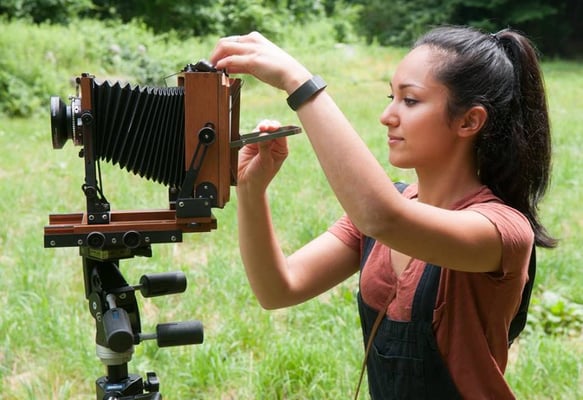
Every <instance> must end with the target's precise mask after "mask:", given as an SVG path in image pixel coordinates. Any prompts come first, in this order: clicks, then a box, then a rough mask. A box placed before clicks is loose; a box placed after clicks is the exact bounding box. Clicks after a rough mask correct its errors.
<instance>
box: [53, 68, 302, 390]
mask: <svg viewBox="0 0 583 400" xmlns="http://www.w3.org/2000/svg"><path fill="white" fill-rule="evenodd" d="M177 82H178V84H177V86H176V87H140V86H131V85H129V84H122V83H120V82H113V83H112V82H109V81H99V80H98V79H96V78H95V77H94V76H92V75H90V74H82V75H81V76H80V77H78V78H77V95H76V96H72V97H70V99H69V100H70V101H69V102H68V103H65V102H63V101H62V100H61V99H60V98H58V97H52V98H51V134H52V143H53V147H54V148H55V149H60V148H62V147H63V146H64V144H65V143H66V142H67V141H68V140H69V139H70V140H71V141H72V142H73V143H74V144H75V145H77V146H81V147H82V149H81V151H80V152H79V156H80V157H81V158H82V160H83V162H84V168H85V181H84V182H83V184H82V185H81V186H82V191H83V194H84V196H85V198H86V210H85V211H82V212H73V213H67V214H52V215H50V216H49V225H47V226H45V229H44V244H45V247H47V248H56V247H79V251H80V255H81V256H82V259H83V273H84V283H85V296H86V298H87V300H88V303H89V310H90V313H91V315H92V316H93V318H94V319H95V324H96V347H97V356H98V357H99V359H100V360H101V361H102V362H103V364H105V365H106V367H107V375H105V376H102V377H100V378H99V379H97V380H96V393H97V397H96V398H97V400H103V399H107V400H115V399H119V400H125V399H161V398H162V395H161V394H160V392H159V383H158V379H157V377H156V375H155V373H153V372H152V373H148V374H147V378H146V380H145V381H144V380H143V379H142V378H141V377H140V376H138V375H135V374H129V373H128V368H127V363H128V362H129V361H130V360H131V355H132V354H133V348H134V345H137V344H139V343H140V342H141V341H143V340H147V339H155V340H157V342H158V346H160V347H165V346H175V345H187V344H197V343H202V340H203V329H202V324H201V323H200V322H199V321H190V322H178V323H166V324H160V325H158V326H157V328H156V333H154V334H144V333H142V332H141V324H140V315H139V310H138V304H137V301H136V296H135V292H136V291H138V290H139V291H140V292H141V294H142V295H143V296H144V297H153V296H161V295H167V294H172V293H180V292H183V291H184V290H186V278H185V276H184V274H183V273H181V272H173V273H161V274H148V275H144V276H142V278H141V279H140V283H139V284H137V285H129V284H128V283H127V282H126V280H125V278H124V277H123V275H122V273H121V271H120V268H119V261H120V260H121V259H126V258H132V257H134V256H146V257H149V256H151V255H152V249H151V245H152V244H155V243H175V242H181V241H182V234H183V233H187V232H208V231H210V230H212V229H215V228H216V227H217V223H216V219H215V217H214V216H213V214H212V212H211V211H212V208H222V207H224V206H225V204H226V203H227V202H228V201H229V194H230V186H231V185H234V184H236V177H237V155H238V154H237V153H238V150H239V148H240V147H241V146H243V145H245V144H247V143H252V142H256V141H262V140H269V139H272V138H274V137H278V136H285V135H290V134H294V133H298V132H299V131H300V129H299V128H298V127H295V126H287V127H284V128H282V129H280V130H278V131H276V132H271V133H269V134H263V133H260V132H252V133H250V134H246V135H241V134H240V133H239V116H240V115H239V114H240V99H241V96H240V93H241V81H240V80H239V79H232V78H230V77H229V76H228V75H227V74H226V73H224V72H222V71H217V70H216V69H215V68H213V67H212V66H211V65H209V64H208V63H206V62H204V61H201V62H198V63H197V64H189V65H187V66H186V67H185V68H184V69H183V70H182V71H181V72H180V73H179V74H178V78H177ZM101 161H105V162H109V163H112V164H116V165H119V167H120V168H122V169H126V170H127V171H129V172H132V173H134V174H137V175H139V176H141V177H143V178H145V179H149V180H152V181H155V182H159V183H161V184H163V185H165V186H167V188H168V208H167V209H163V210H159V209H155V210H124V211H115V210H112V208H111V205H110V203H109V202H108V201H107V198H106V196H105V193H103V190H102V182H101V170H100V162H101Z"/></svg>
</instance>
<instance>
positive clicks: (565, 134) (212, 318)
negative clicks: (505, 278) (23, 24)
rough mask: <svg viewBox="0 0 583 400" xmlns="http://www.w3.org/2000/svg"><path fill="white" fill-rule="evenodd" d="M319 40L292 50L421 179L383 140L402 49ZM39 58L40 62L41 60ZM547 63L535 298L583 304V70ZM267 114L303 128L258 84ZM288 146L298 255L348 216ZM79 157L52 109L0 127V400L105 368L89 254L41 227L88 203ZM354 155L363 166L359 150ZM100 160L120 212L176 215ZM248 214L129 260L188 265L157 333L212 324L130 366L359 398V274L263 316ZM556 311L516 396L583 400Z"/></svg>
mask: <svg viewBox="0 0 583 400" xmlns="http://www.w3.org/2000/svg"><path fill="white" fill-rule="evenodd" d="M60 34H62V31H60ZM317 37H318V35H317V34H312V35H309V34H308V35H307V38H308V40H306V41H305V42H304V43H296V42H294V41H292V40H290V43H288V44H287V47H288V48H289V49H290V50H291V51H292V52H293V53H294V54H296V55H297V56H298V57H299V58H300V59H301V60H303V61H304V62H305V63H306V64H307V65H309V67H310V68H311V70H312V71H314V72H317V73H319V74H321V75H322V76H324V77H325V79H326V80H327V81H328V84H329V89H328V90H329V91H330V93H331V94H332V95H333V96H334V97H335V98H336V99H337V101H338V104H339V105H340V107H341V108H342V109H343V110H344V111H345V113H346V114H347V115H348V117H349V119H351V120H352V121H353V123H354V125H355V127H356V128H357V129H358V131H359V132H360V133H361V135H362V138H363V139H364V140H365V141H366V142H367V143H368V144H369V146H370V147H371V149H372V150H373V152H374V153H375V155H376V156H377V157H378V159H379V161H380V162H381V163H382V164H383V165H385V166H386V168H387V171H388V173H389V174H390V175H391V176H392V177H393V178H395V179H402V180H410V179H412V176H413V175H412V174H411V172H410V171H397V170H394V169H393V168H391V167H390V166H388V164H387V161H386V158H387V156H386V155H387V149H386V139H385V133H384V129H383V127H382V126H381V125H380V124H379V122H378V117H379V115H380V113H381V111H382V109H383V108H384V106H385V104H386V95H387V94H388V79H389V77H390V75H391V72H392V71H393V69H394V67H395V65H396V63H397V62H398V60H399V59H400V57H401V56H402V55H403V50H400V49H387V48H380V47H376V46H365V45H360V44H358V45H351V46H334V45H333V44H332V43H330V42H328V41H325V40H321V41H319V40H318V39H317ZM47 42H50V40H47ZM73 43H75V42H74V41H73ZM60 46H62V44H60ZM166 46H167V47H168V49H167V52H168V54H170V55H171V56H172V57H175V58H176V60H174V63H175V64H176V65H181V64H184V63H187V62H192V61H196V60H197V59H199V58H205V57H208V52H209V51H210V48H211V44H209V43H206V44H204V43H203V44H200V43H197V42H194V41H193V42H186V43H182V44H181V43H167V44H166ZM184 54H187V56H184ZM30 57H32V59H31V60H30V61H29V62H30V63H35V62H41V61H42V57H43V54H36V55H34V54H33V55H30ZM35 57H37V58H35ZM179 57H186V58H182V59H179ZM97 65H98V63H96V62H95V61H93V60H88V59H84V58H83V57H81V58H80V59H79V60H78V63H77V64H76V65H74V64H73V63H72V64H71V67H70V69H71V71H69V72H70V74H72V75H74V74H78V73H81V72H85V71H87V70H89V71H90V72H94V73H95V74H98V73H100V72H103V73H106V72H107V71H102V70H93V71H91V70H90V69H91V68H97ZM544 70H545V75H546V81H547V87H548V94H549V104H550V109H551V114H552V124H553V134H554V169H553V181H552V186H551V190H550V192H549V195H548V196H547V198H546V200H545V202H544V204H543V205H542V208H541V213H542V215H543V217H544V221H545V223H546V224H547V226H548V228H549V230H550V232H551V233H552V234H554V235H556V236H558V237H559V238H560V239H561V242H560V246H559V247H558V248H557V249H556V250H552V251H539V263H538V265H539V267H538V277H537V282H536V289H535V293H534V296H535V299H534V302H535V303H541V302H540V298H542V296H543V294H544V293H549V292H552V293H557V294H559V295H561V296H564V298H565V299H567V300H566V301H567V304H568V305H580V304H583V279H582V278H581V273H580V270H581V265H583V250H582V248H581V244H582V243H583V207H581V205H580V202H581V199H583V190H582V187H583V182H582V179H583V178H582V176H583V163H582V162H581V154H583V132H582V130H583V112H582V110H583V100H582V99H583V65H582V64H580V63H572V62H564V61H548V62H545V64H544ZM172 72H174V71H169V73H172ZM51 76H52V75H51ZM51 79H53V78H51ZM62 79H68V78H66V77H62ZM70 93H73V91H72V89H71V92H70ZM264 117H268V118H277V119H279V120H280V121H282V122H283V123H286V124H287V123H297V120H296V117H295V115H294V114H293V113H292V112H291V111H290V110H289V109H288V108H287V105H286V104H285V96H284V94H282V93H279V92H276V91H274V90H272V89H270V88H267V87H265V86H263V85H261V84H259V83H257V82H255V81H253V80H251V79H249V78H245V85H244V87H243V98H242V117H241V125H242V130H243V131H249V130H251V129H252V128H253V127H254V125H255V123H256V122H257V121H258V120H259V119H261V118H264ZM322 123H326V121H322ZM289 141H290V147H291V155H290V157H289V158H288V161H287V162H286V164H285V165H284V167H283V169H282V171H281V173H280V175H279V176H278V177H277V178H276V180H275V182H274V183H273V185H272V187H271V188H270V198H271V202H272V207H273V214H274V222H275V224H276V228H277V231H278V234H279V236H280V238H281V243H282V246H283V247H284V250H285V251H286V252H291V251H293V250H294V249H296V248H297V247H299V246H301V245H302V244H303V243H305V242H306V241H308V240H309V239H310V238H312V237H313V236H315V235H317V234H319V233H320V232H321V231H323V230H325V229H326V228H327V227H328V226H329V225H330V224H331V223H332V222H333V221H334V220H335V219H336V218H337V217H339V216H340V215H341V213H342V211H341V209H340V207H339V205H338V204H337V202H336V201H335V199H334V196H333V194H332V193H331V191H330V189H329V187H328V186H327V184H326V180H325V178H324V176H323V174H322V172H321V171H320V169H319V167H318V164H317V161H316V159H315V156H314V154H313V153H312V151H311V149H310V147H309V144H308V142H307V140H306V138H305V137H304V136H302V135H299V136H294V137H292V138H290V140H289ZM330 145H331V146H333V145H334V143H330ZM78 151H79V148H75V147H74V146H73V145H72V143H71V142H69V143H67V145H66V146H65V148H64V149H62V150H53V149H52V147H51V139H50V124H49V113H48V109H47V111H46V113H44V114H40V115H36V114H35V115H33V116H32V117H31V118H28V119H14V118H9V117H3V118H2V119H1V120H0V194H1V198H2V200H1V201H0V218H1V219H0V221H1V224H2V229H1V230H0V399H2V400H9V399H10V400H12V399H19V400H22V399H88V398H95V389H94V380H95V379H96V378H98V377H99V376H101V375H103V374H104V371H105V370H104V368H103V366H102V365H101V364H100V361H99V360H98V359H97V358H96V356H95V340H94V332H95V326H94V321H93V319H92V317H91V315H90V313H89V310H88V306H87V302H86V300H85V297H84V288H83V276H82V268H81V267H82V266H81V257H80V256H79V255H78V250H77V249H75V248H59V249H44V248H43V227H44V225H46V224H47V223H48V215H49V214H50V213H66V212H75V211H83V210H84V197H83V194H82V192H81V190H80V187H81V184H82V183H83V177H84V171H83V165H82V161H81V160H80V159H79V158H78V157H77V153H78ZM346 162H352V160H351V157H350V155H349V154H347V155H346ZM102 167H103V170H104V171H103V174H104V178H103V181H104V191H105V193H106V195H107V197H108V199H109V200H110V202H111V204H112V207H113V208H114V209H116V210H124V209H132V210H133V209H151V208H165V207H167V204H166V189H165V188H164V187H162V186H159V185H156V184H153V183H150V182H147V181H145V180H142V179H139V178H137V177H135V176H133V175H131V174H128V173H127V172H125V171H121V170H119V169H118V168H117V167H115V166H110V165H103V166H102ZM236 207H237V201H236V196H235V195H234V193H233V196H232V198H231V201H230V202H229V203H228V204H227V206H226V207H225V208H224V209H222V210H217V211H216V213H215V214H216V217H217V219H218V225H219V228H218V229H217V230H216V231H213V232H211V233H204V234H188V235H186V236H185V238H184V241H183V243H180V244H172V245H171V244H162V245H156V246H153V252H154V255H153V257H152V258H134V259H131V260H127V261H122V263H121V269H122V271H123V272H124V274H125V276H126V278H127V280H128V281H129V282H130V283H132V284H135V283H137V282H138V280H139V278H140V276H141V275H142V274H144V273H148V272H164V271H173V270H180V271H183V272H184V273H185V274H186V276H187V278H188V289H187V291H186V292H185V293H183V294H180V295H173V296H166V297H160V298H152V299H143V298H141V297H140V296H139V295H138V300H139V303H140V310H141V316H142V328H143V331H144V332H151V331H153V330H154V329H155V325H156V323H161V322H169V321H180V320H189V319H199V320H201V321H202V322H203V324H204V327H205V341H204V343H203V344H201V345H197V346H187V347H175V348H164V349H158V348H157V347H156V345H155V343H153V342H146V343H143V344H141V345H139V346H137V347H136V349H135V354H134V356H133V359H132V361H131V362H130V364H129V367H130V371H131V372H135V373H139V374H141V375H145V373H146V372H147V371H156V372H157V374H158V376H159V378H160V381H161V392H162V393H163V394H164V398H165V399H224V400H227V399H288V400H291V399H347V398H351V396H352V395H353V393H354V389H355V384H356V381H357V379H358V374H359V368H360V363H361V357H362V353H363V352H362V347H363V346H362V338H361V333H360V326H359V322H358V313H357V309H356V299H355V294H356V289H357V288H356V286H357V280H356V277H354V278H352V279H350V280H348V281H347V282H345V283H344V284H342V285H341V286H339V287H337V288H335V289H334V290H332V291H330V292H329V293H326V294H324V295H322V296H320V297H319V298H317V299H314V300H312V301H309V302H307V303H306V304H303V305H300V306H297V307H294V308H291V309H286V310H279V311H264V310H262V309H261V308H260V307H259V305H258V304H257V301H256V300H255V299H254V297H253V295H252V293H251V291H250V289H249V287H248V285H247V281H246V278H245V275H244V272H243V267H242V265H241V262H240V260H239V254H238V246H237V234H236V230H237V226H236V218H235V213H236ZM541 315H542V314H541ZM556 318H559V320H558V322H557V321H555V323H556V325H557V326H565V325H566V324H569V323H570V321H571V320H575V322H572V321H571V322H572V324H571V325H569V326H571V327H575V328H574V331H573V329H571V331H572V332H570V333H569V332H566V330H564V331H560V332H559V333H545V330H544V329H543V328H542V322H539V324H531V325H530V326H529V329H528V330H527V332H525V334H523V336H522V337H521V338H520V340H519V342H518V343H517V345H515V346H513V361H512V362H511V363H510V366H509V368H508V371H507V378H508V381H509V383H510V385H511V387H512V388H513V389H514V391H515V392H516V395H517V397H518V398H519V399H554V400H555V399H580V398H583V336H582V334H581V331H580V330H578V329H580V326H581V325H580V324H577V323H576V322H577V321H579V320H577V318H578V317H577V316H576V315H574V314H573V315H570V314H568V313H567V315H563V317H562V319H561V318H560V317H555V319H556ZM365 391H366V389H365Z"/></svg>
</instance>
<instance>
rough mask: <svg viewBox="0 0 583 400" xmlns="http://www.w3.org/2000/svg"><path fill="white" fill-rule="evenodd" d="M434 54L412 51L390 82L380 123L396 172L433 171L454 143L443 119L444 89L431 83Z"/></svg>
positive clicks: (449, 124) (426, 50) (422, 48)
mask: <svg viewBox="0 0 583 400" xmlns="http://www.w3.org/2000/svg"><path fill="white" fill-rule="evenodd" d="M440 59H441V57H435V50H433V49H432V48H430V47H428V46H420V47H417V48H415V49H413V50H412V51H411V52H410V53H409V54H408V55H407V56H405V58H404V59H403V60H402V61H401V63H400V64H399V66H398V67H397V70H396V71H395V74H394V76H393V78H392V80H391V82H390V90H391V94H390V97H391V99H392V100H391V102H390V104H389V105H388V106H387V108H386V109H385V110H384V111H383V113H382V114H381V118H380V121H381V123H382V124H383V125H385V126H387V127H388V145H389V161H390V163H391V164H392V165H394V166H396V167H400V168H416V169H419V168H435V167H438V166H439V165H441V164H440V163H442V162H443V161H444V160H446V158H447V157H448V156H450V155H451V151H453V150H454V146H455V144H456V141H457V139H458V138H457V135H456V134H455V131H454V130H453V128H452V126H454V124H452V121H450V120H449V119H448V115H447V101H448V93H449V92H448V90H447V88H446V87H445V86H444V85H443V84H441V83H439V82H438V81H436V80H435V78H434V76H433V68H434V66H435V65H436V64H435V63H436V62H437V60H440Z"/></svg>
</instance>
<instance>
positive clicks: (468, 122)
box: [458, 106, 488, 138]
mask: <svg viewBox="0 0 583 400" xmlns="http://www.w3.org/2000/svg"><path fill="white" fill-rule="evenodd" d="M487 119H488V112H487V111H486V109H485V108H484V106H473V107H471V108H469V109H468V110H467V111H466V112H465V113H464V114H463V115H462V116H461V117H460V119H459V125H458V134H459V135H460V136H461V137H466V138H469V137H471V136H475V135H476V134H477V133H478V132H480V130H481V129H482V127H483V126H484V124H485V123H486V120H487Z"/></svg>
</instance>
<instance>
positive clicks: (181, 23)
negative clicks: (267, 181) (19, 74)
mask: <svg viewBox="0 0 583 400" xmlns="http://www.w3.org/2000/svg"><path fill="white" fill-rule="evenodd" d="M0 15H5V16H7V17H8V18H26V19H29V20H32V21H33V22H37V23H39V22H47V21H48V22H52V23H67V22H68V21H70V20H72V19H73V18H76V17H79V16H80V17H88V18H98V19H112V18H113V19H121V21H122V22H128V21H131V20H140V21H143V22H144V23H145V24H146V25H147V26H149V27H150V28H151V29H153V31H154V32H168V31H175V32H177V33H178V34H180V35H182V36H183V37H187V36H206V35H232V34H239V33H244V32H248V31H251V30H259V31H261V32H263V33H265V34H267V35H268V36H270V37H272V38H277V36H278V35H281V34H283V32H284V31H285V30H286V29H285V28H286V27H288V26H290V25H292V24H293V25H297V26H298V27H299V28H300V29H301V25H302V23H304V22H307V21H310V22H311V21H314V20H319V19H323V18H327V19H330V20H332V22H333V24H334V26H335V27H336V36H337V38H336V39H337V40H339V41H343V40H348V39H349V38H351V37H354V34H353V32H358V33H359V34H360V35H362V36H364V37H365V38H366V39H367V40H368V41H369V42H372V41H377V42H378V43H380V44H382V45H399V46H408V45H410V44H411V43H412V42H413V41H414V40H415V39H416V38H417V37H418V36H419V35H420V34H421V33H423V32H425V31H426V30H428V29H429V28H430V27H432V26H436V25H441V24H453V25H472V26H476V27H479V28H482V29H485V30H488V31H492V32H494V31H497V30H499V29H502V28H506V27H512V28H515V29H518V30H521V31H523V32H525V33H526V34H527V35H528V36H529V37H531V38H532V39H533V40H534V41H535V43H536V44H537V45H538V47H539V49H540V50H542V52H543V53H545V54H547V55H556V54H558V55H575V54H581V53H583V35H582V34H581V33H583V18H582V17H583V2H582V1H581V0H442V1H439V2H436V1H434V0H196V1H192V0H172V1H169V0H151V1H146V2H144V1H141V0H123V1H118V0H4V1H3V2H2V4H1V5H0ZM355 16H356V17H355ZM288 32H289V31H288ZM298 32H301V31H298Z"/></svg>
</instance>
